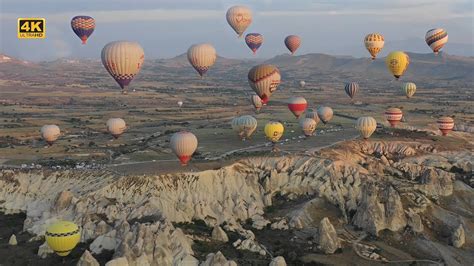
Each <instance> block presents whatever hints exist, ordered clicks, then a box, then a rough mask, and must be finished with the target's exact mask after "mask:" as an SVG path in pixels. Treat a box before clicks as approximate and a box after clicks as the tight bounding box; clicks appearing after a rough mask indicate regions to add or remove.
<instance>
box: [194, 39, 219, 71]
mask: <svg viewBox="0 0 474 266" xmlns="http://www.w3.org/2000/svg"><path fill="white" fill-rule="evenodd" d="M216 58H217V54H216V49H214V47H213V46H212V45H210V44H208V43H201V44H195V45H193V46H191V47H189V49H188V61H189V63H190V64H191V65H192V66H193V67H194V69H196V71H197V72H198V73H199V75H200V76H201V77H202V76H203V75H204V74H206V72H207V71H208V70H209V68H210V67H211V66H213V65H214V63H215V62H216Z"/></svg>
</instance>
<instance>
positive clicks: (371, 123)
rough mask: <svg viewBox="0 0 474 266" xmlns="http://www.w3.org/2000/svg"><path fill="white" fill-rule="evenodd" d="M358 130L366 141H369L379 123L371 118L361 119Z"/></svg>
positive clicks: (357, 126)
mask: <svg viewBox="0 0 474 266" xmlns="http://www.w3.org/2000/svg"><path fill="white" fill-rule="evenodd" d="M356 128H357V129H358V130H359V132H360V135H361V136H362V137H363V138H364V139H368V138H369V137H370V136H371V135H372V134H373V133H374V132H375V129H377V121H376V120H375V119H374V118H373V117H370V116H363V117H359V119H357V122H356Z"/></svg>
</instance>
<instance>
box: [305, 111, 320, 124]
mask: <svg viewBox="0 0 474 266" xmlns="http://www.w3.org/2000/svg"><path fill="white" fill-rule="evenodd" d="M305 117H306V118H311V119H313V120H314V121H315V122H316V124H318V123H319V121H320V119H319V116H318V111H316V110H313V109H307V110H306V114H305Z"/></svg>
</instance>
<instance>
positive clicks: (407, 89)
mask: <svg viewBox="0 0 474 266" xmlns="http://www.w3.org/2000/svg"><path fill="white" fill-rule="evenodd" d="M402 91H403V92H404V93H405V95H406V96H407V98H408V99H410V98H411V97H412V96H413V95H414V94H415V92H416V84H415V83H413V82H406V83H403V84H402Z"/></svg>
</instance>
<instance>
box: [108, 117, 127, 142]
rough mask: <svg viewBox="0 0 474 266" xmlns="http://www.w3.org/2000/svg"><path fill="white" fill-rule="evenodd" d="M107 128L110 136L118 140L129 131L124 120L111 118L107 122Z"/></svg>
mask: <svg viewBox="0 0 474 266" xmlns="http://www.w3.org/2000/svg"><path fill="white" fill-rule="evenodd" d="M106 126H107V131H108V132H109V133H110V135H112V136H113V137H114V138H116V139H117V138H118V137H120V136H121V135H122V134H123V132H125V130H126V129H127V124H125V121H124V120H123V119H122V118H110V119H109V120H107V123H106Z"/></svg>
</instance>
